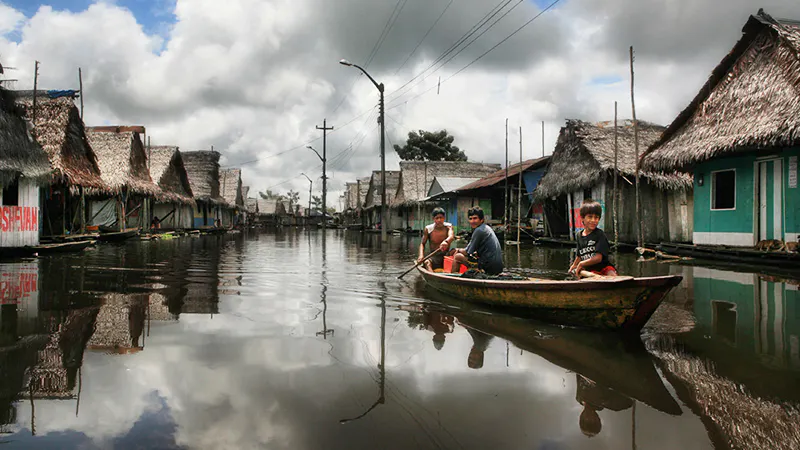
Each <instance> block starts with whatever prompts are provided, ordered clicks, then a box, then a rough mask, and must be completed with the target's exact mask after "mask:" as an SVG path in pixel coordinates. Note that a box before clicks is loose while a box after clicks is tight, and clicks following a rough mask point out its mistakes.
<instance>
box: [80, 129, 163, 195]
mask: <svg viewBox="0 0 800 450" xmlns="http://www.w3.org/2000/svg"><path fill="white" fill-rule="evenodd" d="M141 131H142V132H143V131H144V128H143V127H142V128H141ZM139 132H140V130H130V131H129V130H125V129H122V128H121V127H87V128H86V136H87V137H88V138H89V143H90V144H91V145H92V149H93V150H94V152H95V154H96V155H97V162H98V164H99V166H100V176H101V177H102V178H103V181H104V182H105V183H106V184H107V185H108V186H109V187H110V188H111V190H112V191H113V192H115V193H118V192H122V190H123V188H127V189H128V192H131V193H133V194H140V195H147V196H155V195H160V194H161V189H159V187H158V186H157V185H156V184H155V183H153V180H152V179H151V178H150V170H149V169H148V167H147V165H148V161H147V153H145V151H144V145H143V144H142V139H141V137H140V136H139Z"/></svg>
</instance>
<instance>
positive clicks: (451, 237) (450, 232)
mask: <svg viewBox="0 0 800 450" xmlns="http://www.w3.org/2000/svg"><path fill="white" fill-rule="evenodd" d="M455 239H456V235H455V233H453V226H452V225H450V226H448V227H447V238H445V240H443V241H442V244H441V245H440V246H439V250H441V251H442V253H445V252H447V249H449V248H450V244H452V243H453V241H454V240H455Z"/></svg>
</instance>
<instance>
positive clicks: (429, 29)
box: [394, 0, 453, 75]
mask: <svg viewBox="0 0 800 450" xmlns="http://www.w3.org/2000/svg"><path fill="white" fill-rule="evenodd" d="M452 4H453V0H450V1H449V2H448V3H447V6H445V7H444V9H443V10H442V13H441V14H439V17H437V18H436V20H435V21H434V22H433V25H431V27H430V28H428V31H427V32H426V33H425V36H422V39H420V41H419V42H418V43H417V46H416V47H414V50H411V53H409V54H408V56H407V57H406V59H405V60H404V61H403V63H402V64H400V67H398V68H397V70H395V71H394V74H395V75H397V72H399V71H400V69H402V68H403V66H405V65H406V63H407V62H408V60H409V59H411V57H412V56H414V53H416V52H417V49H419V46H420V45H422V43H423V42H425V39H426V38H427V37H428V35H429V34H431V31H433V29H434V28H435V27H436V25H437V24H438V23H439V21H440V20H442V16H444V13H446V12H447V10H448V9H449V8H450V5H452Z"/></svg>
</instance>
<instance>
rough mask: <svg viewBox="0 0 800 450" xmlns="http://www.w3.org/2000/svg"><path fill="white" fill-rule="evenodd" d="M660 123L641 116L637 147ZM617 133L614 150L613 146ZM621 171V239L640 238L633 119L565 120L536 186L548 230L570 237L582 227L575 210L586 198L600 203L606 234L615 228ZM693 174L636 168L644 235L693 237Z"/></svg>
mask: <svg viewBox="0 0 800 450" xmlns="http://www.w3.org/2000/svg"><path fill="white" fill-rule="evenodd" d="M663 131H664V127H662V126H659V125H654V124H651V123H647V122H643V121H639V126H638V135H639V148H640V149H641V151H642V152H643V151H644V149H646V148H647V147H648V146H649V145H651V144H652V143H653V142H655V141H656V139H658V137H659V136H660V135H661V133H662V132H663ZM615 135H616V141H617V145H616V151H615V145H614V142H615ZM615 153H616V167H617V170H618V173H619V178H618V179H617V188H618V195H619V201H618V202H617V204H618V205H619V207H618V211H619V214H618V222H619V225H618V230H619V240H620V241H621V242H627V243H636V242H637V241H638V229H639V228H638V226H639V225H638V222H637V215H636V200H635V199H636V186H635V183H636V152H635V147H634V129H633V124H632V122H631V121H623V122H621V124H620V125H618V126H617V129H616V133H615V130H614V123H613V122H601V123H589V122H584V121H580V120H568V121H567V123H566V126H564V127H562V128H561V132H560V133H559V135H558V140H557V141H556V148H555V151H554V152H553V155H552V157H551V158H550V162H549V164H548V166H547V172H546V173H545V175H544V177H542V180H541V181H540V182H539V186H538V187H537V188H536V190H535V191H534V197H535V200H537V201H540V202H543V203H544V204H545V220H546V222H547V228H548V231H549V233H550V234H551V235H566V234H569V236H570V237H574V235H575V233H577V232H578V231H581V230H583V222H582V221H581V217H580V214H579V211H580V208H581V204H582V203H583V201H584V200H585V199H589V198H591V199H593V200H595V201H597V202H599V203H600V204H601V205H602V206H603V216H602V219H601V221H600V225H599V227H600V228H601V229H603V230H604V231H605V233H606V235H607V236H609V240H613V239H612V238H613V237H614V236H615V229H614V226H615V225H614V220H613V217H614V205H615V203H614V178H615ZM691 187H692V179H691V176H690V175H688V174H685V173H671V174H663V173H657V172H651V171H645V172H641V173H640V185H639V196H640V199H641V200H640V202H641V211H642V219H641V220H642V229H643V232H644V241H645V242H648V243H659V242H662V241H673V242H687V241H689V240H690V239H691V220H690V217H691V216H690V214H691V210H692V206H691V203H692V194H691Z"/></svg>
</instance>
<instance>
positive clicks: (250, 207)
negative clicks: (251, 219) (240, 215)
mask: <svg viewBox="0 0 800 450" xmlns="http://www.w3.org/2000/svg"><path fill="white" fill-rule="evenodd" d="M244 206H245V208H247V212H248V213H250V214H258V199H255V198H246V199H244Z"/></svg>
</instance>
